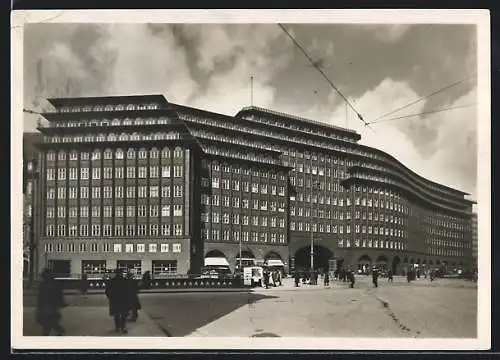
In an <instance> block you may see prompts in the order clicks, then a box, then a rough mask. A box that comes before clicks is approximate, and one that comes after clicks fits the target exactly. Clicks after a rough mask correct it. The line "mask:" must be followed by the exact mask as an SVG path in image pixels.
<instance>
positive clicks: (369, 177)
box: [351, 173, 460, 211]
mask: <svg viewBox="0 0 500 360" xmlns="http://www.w3.org/2000/svg"><path fill="white" fill-rule="evenodd" d="M351 175H352V176H353V177H355V178H358V179H362V180H370V181H377V182H383V183H386V184H392V185H396V186H399V187H403V188H406V186H405V185H403V184H401V183H400V182H399V181H396V180H393V179H391V178H389V177H386V176H378V175H367V174H364V173H353V174H351ZM426 201H428V202H430V203H433V204H438V206H439V207H443V208H447V209H450V210H452V211H457V210H455V209H453V208H451V207H450V206H447V205H443V204H441V203H439V202H438V201H433V200H428V199H426ZM458 211H460V210H458Z"/></svg>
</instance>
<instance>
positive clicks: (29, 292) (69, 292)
mask: <svg viewBox="0 0 500 360" xmlns="http://www.w3.org/2000/svg"><path fill="white" fill-rule="evenodd" d="M251 290H252V289H251V288H203V289H200V288H157V289H143V290H140V294H155V293H194V292H203V293H206V292H249V291H251ZM36 294H37V290H36V289H24V290H23V296H35V295H36ZM102 294H104V289H99V290H88V291H87V294H86V295H102ZM64 295H81V292H80V291H79V290H76V289H65V290H64Z"/></svg>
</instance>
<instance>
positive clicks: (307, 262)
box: [295, 245, 333, 271]
mask: <svg viewBox="0 0 500 360" xmlns="http://www.w3.org/2000/svg"><path fill="white" fill-rule="evenodd" d="M313 249H314V250H313V256H314V269H315V270H320V269H323V271H326V270H328V268H329V261H330V260H331V259H333V252H332V251H331V250H330V249H328V248H326V247H324V246H320V245H315V246H314V248H313ZM310 254H311V248H310V247H309V246H303V247H301V248H299V249H298V250H297V251H296V252H295V268H296V269H297V270H298V271H304V270H310V269H311V255H310Z"/></svg>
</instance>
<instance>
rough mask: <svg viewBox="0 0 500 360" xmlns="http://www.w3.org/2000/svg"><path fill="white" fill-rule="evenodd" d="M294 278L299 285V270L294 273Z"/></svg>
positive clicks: (297, 285) (296, 285) (296, 284)
mask: <svg viewBox="0 0 500 360" xmlns="http://www.w3.org/2000/svg"><path fill="white" fill-rule="evenodd" d="M294 279H295V287H299V283H300V275H299V272H298V271H295V273H294Z"/></svg>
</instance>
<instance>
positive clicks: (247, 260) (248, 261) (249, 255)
mask: <svg viewBox="0 0 500 360" xmlns="http://www.w3.org/2000/svg"><path fill="white" fill-rule="evenodd" d="M235 262H236V263H235V268H237V269H239V268H240V253H239V251H238V252H237V253H236V256H235ZM254 265H255V255H254V254H253V252H252V251H251V250H248V249H247V250H242V251H241V267H242V268H244V267H246V266H254Z"/></svg>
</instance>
